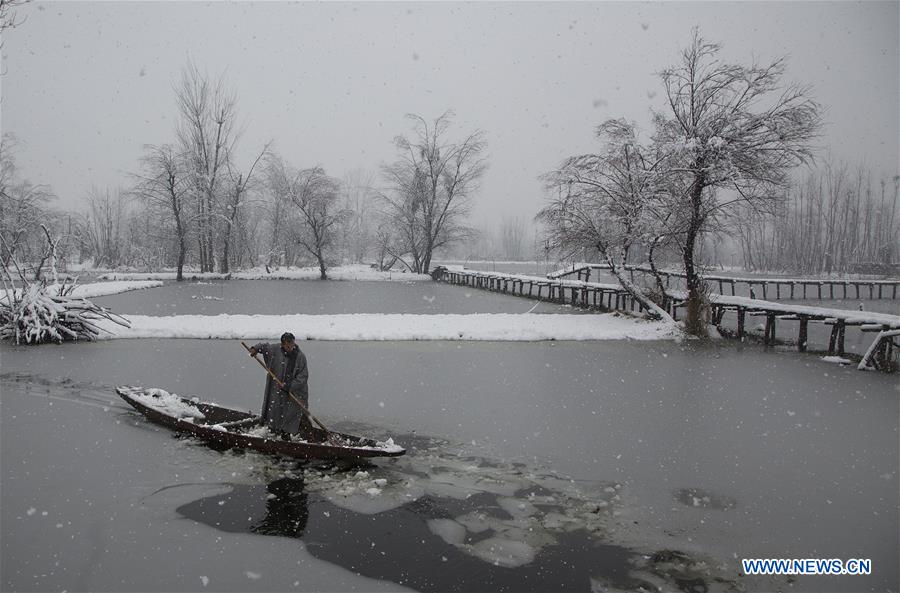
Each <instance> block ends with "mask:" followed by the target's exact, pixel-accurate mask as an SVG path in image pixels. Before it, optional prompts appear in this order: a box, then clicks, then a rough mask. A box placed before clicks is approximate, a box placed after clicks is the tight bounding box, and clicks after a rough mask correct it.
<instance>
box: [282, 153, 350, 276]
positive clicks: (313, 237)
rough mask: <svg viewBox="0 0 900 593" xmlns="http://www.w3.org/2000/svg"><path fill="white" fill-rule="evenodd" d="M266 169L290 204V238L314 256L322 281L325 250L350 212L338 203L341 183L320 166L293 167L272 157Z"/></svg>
mask: <svg viewBox="0 0 900 593" xmlns="http://www.w3.org/2000/svg"><path fill="white" fill-rule="evenodd" d="M269 168H270V174H269V178H270V184H271V185H274V187H275V188H276V191H277V192H279V193H281V194H282V195H284V196H286V197H287V198H288V199H289V200H290V203H291V204H292V205H293V212H292V213H291V214H293V215H294V216H291V217H290V220H291V221H294V220H296V221H297V222H296V224H294V225H293V227H292V231H293V232H292V233H291V235H292V237H293V239H294V240H295V241H296V242H297V244H299V245H300V246H301V247H303V249H305V250H306V251H307V252H308V253H309V254H310V255H312V256H313V257H314V258H315V259H316V262H317V263H318V265H319V274H320V278H321V279H322V280H325V279H326V278H327V277H328V276H327V255H328V251H329V249H330V248H331V247H332V246H333V244H334V241H335V239H336V238H337V231H338V229H339V227H340V225H341V224H342V223H343V222H344V221H345V220H346V219H347V217H348V216H349V215H350V213H349V212H348V211H346V210H344V209H342V208H341V207H340V204H339V203H338V196H339V190H340V185H339V183H338V181H337V180H336V179H334V178H332V177H329V176H328V175H326V174H325V170H324V169H322V168H321V167H312V168H310V169H301V170H296V169H293V168H292V167H290V166H289V165H287V164H286V163H285V162H284V161H283V160H282V159H280V158H278V157H273V158H271V159H270V162H269Z"/></svg>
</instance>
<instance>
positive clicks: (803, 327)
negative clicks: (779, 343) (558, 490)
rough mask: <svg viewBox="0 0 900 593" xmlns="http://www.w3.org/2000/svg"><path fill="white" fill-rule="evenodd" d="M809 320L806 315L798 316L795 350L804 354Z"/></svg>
mask: <svg viewBox="0 0 900 593" xmlns="http://www.w3.org/2000/svg"><path fill="white" fill-rule="evenodd" d="M808 324H809V318H808V317H807V316H806V315H801V316H800V336H799V337H798V338H797V350H799V351H800V352H806V332H807V325H808Z"/></svg>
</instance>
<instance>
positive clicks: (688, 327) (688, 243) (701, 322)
mask: <svg viewBox="0 0 900 593" xmlns="http://www.w3.org/2000/svg"><path fill="white" fill-rule="evenodd" d="M703 187H704V175H703V173H698V174H697V176H696V178H695V179H694V184H693V186H692V187H691V220H690V222H689V224H688V229H687V233H686V234H685V240H684V247H683V250H682V257H683V260H684V275H685V283H686V284H687V291H688V297H687V313H686V315H685V318H684V328H685V331H687V333H689V334H691V335H695V336H699V337H706V335H707V330H706V322H705V319H704V317H705V313H706V311H705V309H706V304H705V303H704V295H703V293H704V291H703V286H702V284H703V279H702V278H700V276H699V275H698V274H697V269H696V268H695V267H694V251H695V247H696V243H697V233H698V231H699V230H700V226H701V224H702V222H703V221H702V215H701V205H702V199H703Z"/></svg>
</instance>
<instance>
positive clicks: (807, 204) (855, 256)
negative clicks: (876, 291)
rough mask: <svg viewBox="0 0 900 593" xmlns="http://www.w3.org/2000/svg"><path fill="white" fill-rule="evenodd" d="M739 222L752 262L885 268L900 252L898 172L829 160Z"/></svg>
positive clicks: (757, 265) (845, 269) (782, 268)
mask: <svg viewBox="0 0 900 593" xmlns="http://www.w3.org/2000/svg"><path fill="white" fill-rule="evenodd" d="M736 229H737V232H736V235H737V242H738V245H739V246H740V250H741V255H742V260H743V264H744V267H745V268H746V269H748V270H761V271H770V270H774V271H779V272H791V273H798V274H831V273H840V274H845V273H854V272H878V271H883V272H884V273H887V272H888V271H890V270H891V265H892V264H895V262H897V261H898V260H900V177H894V178H893V179H892V180H890V181H888V180H884V179H882V180H880V181H878V182H875V181H874V180H873V176H872V174H871V172H869V171H867V170H865V169H864V168H862V167H858V168H856V169H855V170H853V169H851V168H850V167H849V166H847V165H846V164H835V163H830V162H829V163H825V165H824V166H823V168H822V169H821V170H816V171H811V172H809V174H808V175H807V176H806V177H805V179H803V180H802V181H801V182H799V183H797V184H795V185H794V186H793V187H791V189H790V191H789V192H788V194H787V196H786V199H785V200H783V201H780V202H778V203H776V204H775V208H774V211H773V212H772V213H767V212H761V211H754V210H752V209H748V208H745V209H743V210H742V211H741V212H740V216H739V217H738V222H737V224H736Z"/></svg>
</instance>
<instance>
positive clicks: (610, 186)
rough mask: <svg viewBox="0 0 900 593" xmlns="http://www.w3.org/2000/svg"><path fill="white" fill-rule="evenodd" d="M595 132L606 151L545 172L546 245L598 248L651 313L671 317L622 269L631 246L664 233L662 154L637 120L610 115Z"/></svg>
mask: <svg viewBox="0 0 900 593" xmlns="http://www.w3.org/2000/svg"><path fill="white" fill-rule="evenodd" d="M597 137H598V139H600V140H601V141H602V142H603V143H604V150H603V152H601V153H599V154H585V155H578V156H573V157H569V158H568V159H566V160H565V161H563V162H562V164H561V165H560V167H559V168H558V169H557V170H555V171H551V172H550V173H548V174H547V175H545V176H544V179H545V181H546V184H547V189H548V191H549V192H550V194H551V195H552V196H553V197H552V198H551V199H550V203H549V204H548V205H547V206H546V207H545V208H543V209H542V210H541V211H540V212H539V213H538V216H537V218H538V220H541V221H542V222H543V223H544V224H545V226H546V230H547V233H546V239H547V245H548V247H549V248H552V249H555V250H557V251H560V252H561V254H562V255H563V257H568V256H569V255H571V254H572V253H576V252H579V251H581V250H582V249H584V248H595V249H597V250H598V251H599V252H600V253H601V254H602V255H603V257H604V259H605V260H606V262H607V263H608V264H609V265H610V267H611V269H612V272H613V274H615V276H616V278H618V279H619V282H620V283H621V284H622V286H623V287H624V288H625V289H626V290H627V291H628V292H629V293H631V295H632V296H633V297H634V298H635V299H636V300H638V301H639V302H640V303H641V304H643V305H644V307H645V308H646V309H647V312H648V316H649V317H651V318H654V319H668V320H670V321H671V317H670V316H669V315H668V313H666V312H665V311H663V310H662V309H661V308H660V307H659V306H657V305H656V303H654V302H653V301H652V300H650V298H648V297H647V295H645V294H644V292H643V291H642V290H641V289H640V288H639V287H638V286H636V285H635V284H634V283H632V282H631V281H630V279H629V278H628V277H627V275H626V274H624V266H625V264H626V263H627V262H628V255H629V252H630V250H631V249H632V247H633V246H634V245H635V244H639V243H648V242H649V241H658V237H660V236H662V235H664V234H665V232H666V231H664V230H661V227H660V224H659V223H660V218H659V216H658V214H657V212H656V210H655V208H656V206H657V205H658V203H659V196H660V194H661V193H662V191H663V187H662V186H661V185H660V181H661V179H662V176H661V174H660V165H661V163H662V162H663V159H662V158H660V157H658V156H656V155H653V154H651V153H650V152H649V151H648V149H646V148H644V147H642V146H641V144H640V143H639V142H638V139H637V136H636V133H635V129H634V126H633V124H630V123H628V122H626V121H624V120H607V121H606V122H604V123H603V124H601V125H600V126H598V128H597Z"/></svg>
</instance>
